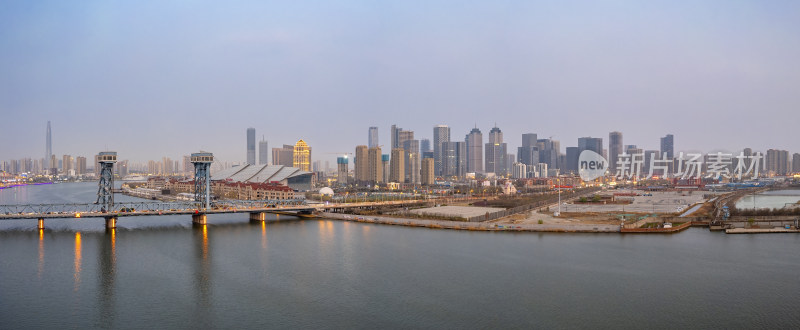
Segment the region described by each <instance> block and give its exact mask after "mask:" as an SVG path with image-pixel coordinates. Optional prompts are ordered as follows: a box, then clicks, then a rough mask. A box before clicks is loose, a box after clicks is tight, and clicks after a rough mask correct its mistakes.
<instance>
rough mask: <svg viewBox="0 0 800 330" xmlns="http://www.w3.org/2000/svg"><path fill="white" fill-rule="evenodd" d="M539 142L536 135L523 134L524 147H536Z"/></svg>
mask: <svg viewBox="0 0 800 330" xmlns="http://www.w3.org/2000/svg"><path fill="white" fill-rule="evenodd" d="M538 141H539V139H538V137H537V135H536V133H524V134H522V146H523V147H535V146H536V143H537V142H538Z"/></svg>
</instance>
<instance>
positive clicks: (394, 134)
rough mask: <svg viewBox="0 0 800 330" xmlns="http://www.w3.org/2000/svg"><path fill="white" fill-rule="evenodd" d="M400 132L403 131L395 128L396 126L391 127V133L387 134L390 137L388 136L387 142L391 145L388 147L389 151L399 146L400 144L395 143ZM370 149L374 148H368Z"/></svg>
mask: <svg viewBox="0 0 800 330" xmlns="http://www.w3.org/2000/svg"><path fill="white" fill-rule="evenodd" d="M402 130H403V129H402V128H399V127H397V125H392V128H391V131H390V132H389V135H390V136H389V142H390V143H391V146H389V147H390V148H391V149H394V148H397V147H399V146H400V144H399V143H397V140H399V139H400V136H399V135H400V131H402ZM370 148H374V147H370Z"/></svg>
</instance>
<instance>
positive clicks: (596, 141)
mask: <svg viewBox="0 0 800 330" xmlns="http://www.w3.org/2000/svg"><path fill="white" fill-rule="evenodd" d="M585 150H591V151H594V152H596V153H597V154H599V155H602V154H603V138H593V137H582V138H578V157H580V153H582V152H584V151H585Z"/></svg>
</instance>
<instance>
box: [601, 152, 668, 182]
mask: <svg viewBox="0 0 800 330" xmlns="http://www.w3.org/2000/svg"><path fill="white" fill-rule="evenodd" d="M653 157H655V159H661V151H658V150H645V151H644V166H642V175H643V176H647V175H648V174H649V173H650V168H651V167H652V166H653ZM615 173H617V171H616V170H615V171H613V172H611V174H612V175H613V174H615ZM653 175H658V176H662V175H664V172H663V171H661V170H655V169H654V170H653Z"/></svg>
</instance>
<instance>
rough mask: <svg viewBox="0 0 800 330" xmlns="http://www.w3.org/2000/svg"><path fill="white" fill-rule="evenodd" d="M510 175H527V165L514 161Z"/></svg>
mask: <svg viewBox="0 0 800 330" xmlns="http://www.w3.org/2000/svg"><path fill="white" fill-rule="evenodd" d="M512 167H513V170H512V172H511V177H512V178H514V179H524V178H527V177H528V166H527V165H525V164H523V163H514V164H513V165H512Z"/></svg>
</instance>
